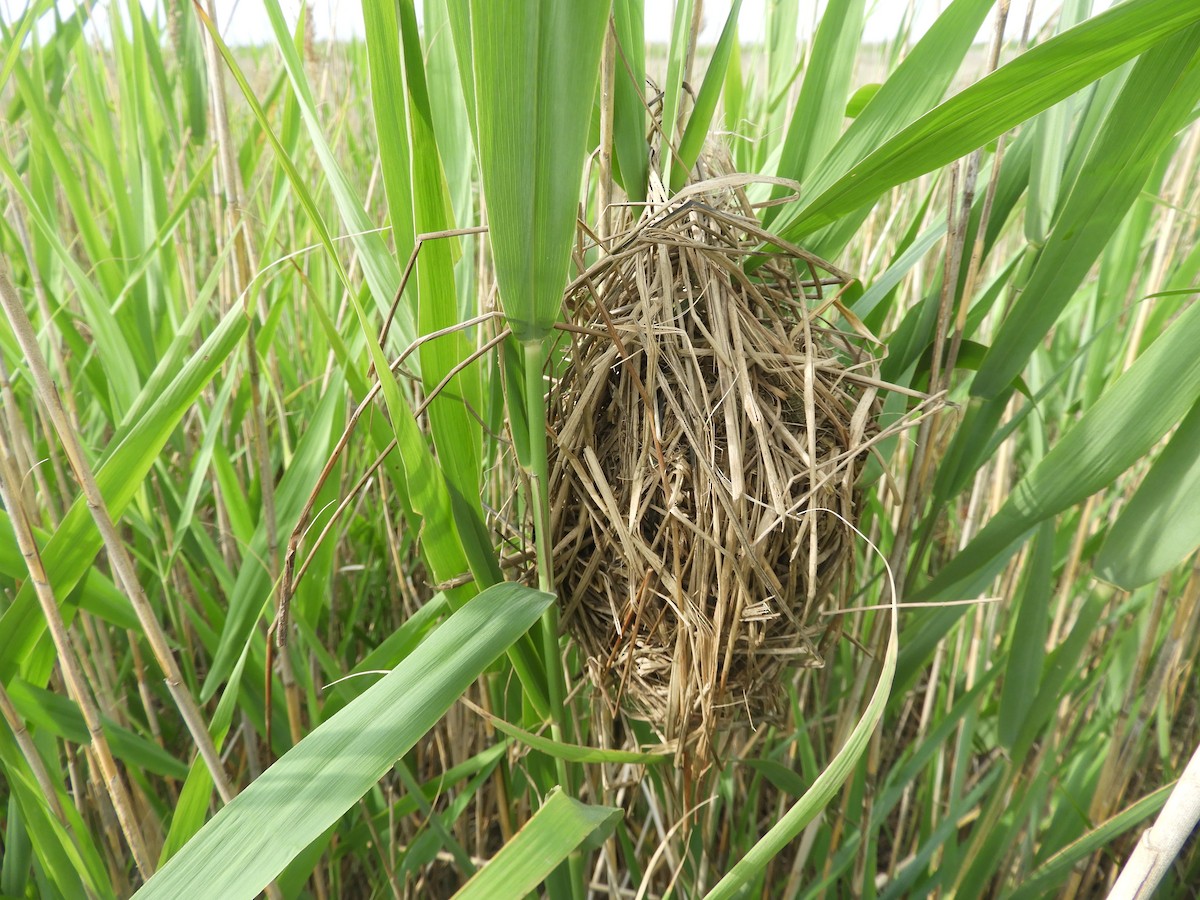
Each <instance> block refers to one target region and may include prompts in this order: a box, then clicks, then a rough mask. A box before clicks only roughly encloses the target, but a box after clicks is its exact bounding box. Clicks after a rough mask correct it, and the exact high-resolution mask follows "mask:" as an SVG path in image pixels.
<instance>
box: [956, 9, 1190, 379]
mask: <svg viewBox="0 0 1200 900" xmlns="http://www.w3.org/2000/svg"><path fill="white" fill-rule="evenodd" d="M1197 46H1200V26H1197V27H1195V28H1190V29H1187V30H1185V31H1182V32H1180V33H1179V34H1177V35H1174V36H1173V37H1171V38H1169V39H1168V40H1166V41H1163V42H1162V43H1161V44H1160V45H1158V46H1157V47H1155V48H1153V49H1152V50H1151V51H1149V52H1147V53H1146V54H1145V55H1144V56H1143V57H1142V58H1141V59H1139V60H1138V62H1137V64H1136V65H1135V66H1134V68H1133V71H1132V72H1131V73H1130V75H1129V79H1128V80H1127V81H1126V82H1125V87H1124V88H1123V89H1122V91H1121V95H1120V96H1119V97H1118V98H1117V101H1116V103H1115V104H1114V105H1113V108H1112V110H1111V112H1110V113H1109V115H1108V119H1107V120H1106V122H1105V125H1104V128H1103V130H1102V132H1101V133H1100V135H1099V137H1098V138H1097V139H1096V143H1095V144H1094V145H1093V146H1092V152H1091V153H1090V154H1089V156H1088V158H1087V160H1086V161H1085V162H1084V165H1083V169H1082V170H1081V172H1080V175H1079V179H1078V180H1077V181H1076V182H1075V186H1074V188H1073V190H1072V191H1071V193H1070V195H1069V196H1068V197H1067V199H1066V201H1065V202H1064V204H1063V207H1062V211H1061V212H1060V213H1059V215H1058V218H1057V220H1056V222H1055V225H1054V230H1053V231H1052V232H1051V234H1050V237H1049V239H1048V240H1047V242H1046V246H1045V248H1044V249H1043V250H1042V252H1041V254H1040V255H1039V256H1038V259H1037V262H1036V264H1035V265H1034V267H1033V271H1032V272H1031V273H1030V275H1029V280H1028V282H1027V283H1026V284H1025V285H1024V286H1023V290H1022V293H1021V296H1020V298H1019V299H1018V300H1017V302H1016V303H1015V304H1013V307H1012V309H1011V310H1010V311H1009V314H1008V317H1007V318H1006V319H1005V320H1004V324H1003V325H1002V326H1001V328H1000V331H999V333H998V334H997V335H996V339H995V341H994V342H993V343H992V349H991V351H990V352H989V353H988V358H987V360H986V361H985V362H984V364H983V367H982V368H980V370H979V374H978V375H977V376H976V377H975V380H974V382H973V383H972V385H971V392H972V393H973V394H975V395H976V396H980V397H995V396H997V395H999V394H1000V393H1001V392H1003V391H1005V390H1007V388H1008V386H1009V385H1010V384H1011V383H1012V380H1013V378H1015V377H1016V376H1017V375H1018V374H1019V373H1020V372H1021V369H1022V368H1024V365H1025V361H1026V360H1027V359H1029V355H1030V354H1031V353H1032V352H1033V351H1034V349H1036V347H1037V346H1038V344H1039V342H1041V341H1042V340H1043V338H1044V337H1045V335H1046V334H1047V332H1049V331H1050V329H1051V328H1052V327H1053V325H1054V322H1055V321H1056V320H1057V319H1058V317H1059V315H1060V314H1061V313H1062V310H1063V308H1064V307H1065V306H1066V305H1067V303H1068V302H1069V301H1070V299H1071V297H1072V296H1073V295H1074V293H1075V291H1076V289H1077V288H1078V287H1079V285H1080V284H1081V283H1082V282H1083V279H1084V278H1086V277H1087V274H1088V272H1089V271H1090V270H1091V268H1092V265H1093V264H1094V263H1095V261H1096V258H1097V257H1098V256H1099V255H1100V252H1101V251H1102V250H1103V249H1104V245H1105V244H1107V243H1108V240H1109V239H1110V238H1111V237H1112V235H1113V233H1114V232H1115V231H1116V230H1117V226H1118V225H1119V224H1120V218H1121V216H1123V215H1124V214H1125V211H1126V210H1127V209H1129V207H1130V205H1131V204H1132V203H1133V201H1134V200H1135V199H1137V196H1138V192H1139V191H1140V190H1141V188H1142V185H1143V184H1145V182H1146V179H1147V177H1148V176H1149V175H1150V169H1151V167H1152V166H1153V165H1154V164H1155V162H1156V160H1157V159H1158V158H1159V156H1160V154H1162V153H1163V151H1164V150H1165V149H1166V148H1167V147H1168V145H1169V144H1170V143H1171V142H1172V141H1173V140H1174V137H1175V132H1176V131H1177V130H1178V129H1179V128H1180V127H1182V126H1183V125H1184V124H1185V123H1186V121H1187V119H1188V118H1189V116H1190V115H1191V112H1192V108H1193V107H1194V106H1195V104H1196V101H1197V100H1200V52H1198V51H1197V49H1196V48H1197Z"/></svg>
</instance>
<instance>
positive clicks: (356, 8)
mask: <svg viewBox="0 0 1200 900" xmlns="http://www.w3.org/2000/svg"><path fill="white" fill-rule="evenodd" d="M28 2H29V0H0V17H2V18H3V20H4V21H5V22H6V23H9V24H11V23H13V22H14V21H15V20H16V18H17V16H18V15H19V14H20V13H21V12H23V11H24V9H25V8H26V7H27V6H28ZM173 2H187V0H173ZM204 2H205V3H206V4H207V2H208V0H204ZM279 2H280V5H281V7H282V9H283V11H284V15H285V17H286V18H287V19H288V21H289V23H290V24H291V23H295V21H296V19H297V17H298V16H299V10H300V0H279ZM766 2H767V0H744V2H743V4H742V12H741V17H740V20H739V23H738V24H739V35H740V37H741V39H742V41H743V42H744V43H754V42H758V41H761V40H762V38H763V23H764V7H765V5H766ZM948 2H949V0H868V3H867V7H868V10H869V11H870V12H869V16H868V19H867V25H866V31H865V34H864V40H865V41H866V42H867V43H882V42H884V41H887V40H889V39H890V38H891V37H892V36H893V35H894V34H895V33H896V29H897V27H898V25H899V23H900V21H901V17H902V16H903V14H904V11H905V10H906V9H907V8H908V7H909V5H910V3H911V5H913V6H915V7H916V10H917V12H916V20H915V28H914V35H913V36H914V37H917V36H919V35H920V34H922V33H923V32H924V31H925V30H926V29H927V28H929V26H930V25H931V24H932V23H933V21H934V19H936V18H937V15H938V13H939V12H940V11H941V10H942V9H944V8H945V6H946V5H947V3H948ZM1031 2H1032V3H1034V4H1035V6H1034V26H1035V28H1036V27H1040V26H1041V25H1042V24H1043V23H1045V22H1046V20H1047V19H1048V18H1049V17H1050V16H1051V15H1053V14H1054V13H1056V12H1057V11H1058V9H1059V8H1060V7H1061V5H1062V4H1061V2H1058V0H1012V4H1011V8H1010V12H1009V16H1008V25H1007V28H1006V35H1007V36H1009V37H1011V38H1013V39H1015V38H1017V37H1018V36H1019V35H1020V30H1021V27H1022V26H1023V24H1024V21H1025V16H1026V12H1027V10H1028V8H1029V4H1030V3H1031ZM1112 2H1113V0H1093V8H1094V9H1095V10H1097V11H1099V10H1101V9H1105V8H1107V7H1109V6H1111V5H1112ZM142 4H143V6H144V7H145V8H147V9H151V8H153V7H155V6H158V5H159V4H158V2H157V0H142ZM76 5H77V3H76V0H59V3H58V6H59V8H60V9H61V10H63V11H64V12H68V11H69V10H71V9H73V8H74V7H75V6H76ZM108 5H109V4H108V3H107V2H105V0H99V2H97V3H96V6H97V9H98V10H103V9H105V8H106V7H107V6H108ZM421 5H422V4H421V2H420V0H418V2H417V8H418V10H419V9H420V7H421ZM814 5H818V6H819V7H820V8H822V9H823V8H824V7H825V5H826V4H825V2H824V0H800V22H801V25H800V28H801V32H802V33H804V34H807V33H810V32H811V30H812V23H813V20H814ZM216 7H217V16H218V20H219V22H220V25H221V33H222V35H224V37H225V39H226V41H228V42H229V43H232V44H255V43H267V42H270V41H271V26H270V24H269V22H268V19H267V13H266V9H265V7H264V4H263V0H216ZM729 7H730V0H707V2H705V3H704V7H703V8H704V12H705V29H704V32H703V33H702V34H701V41H704V42H711V41H715V40H716V37H717V35H718V34H719V33H720V30H721V27H722V25H723V24H724V21H725V18H726V16H727V15H728V13H729ZM645 8H646V38H647V40H648V41H650V42H662V43H665V42H666V41H667V39H668V37H669V35H670V30H671V11H672V8H673V2H672V0H645ZM362 21H363V20H362V6H361V0H313V22H314V25H315V27H316V35H317V38H318V39H319V40H321V39H326V38H329V37H335V38H338V39H342V40H345V39H350V38H361V37H362V34H363V24H362ZM993 27H994V26H993V24H992V20H991V19H989V21H988V22H987V23H986V24H985V25H984V28H983V29H982V30H981V33H980V40H985V39H987V37H988V36H990V35H991V33H992V29H993Z"/></svg>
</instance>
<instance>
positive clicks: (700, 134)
mask: <svg viewBox="0 0 1200 900" xmlns="http://www.w3.org/2000/svg"><path fill="white" fill-rule="evenodd" d="M741 10H742V0H733V5H732V6H731V7H730V9H729V16H728V17H727V18H726V19H725V27H724V28H723V29H721V36H720V37H719V38H718V39H717V44H716V46H715V47H713V52H712V56H711V57H710V58H709V60H708V70H707V71H706V72H705V73H704V83H703V84H701V85H700V93H699V94H697V95H696V105H695V106H693V107H692V114H691V116H690V117H689V118H688V123H687V126H686V127H685V128H684V129H683V137H681V138H680V139H679V157H678V159H676V161H675V167H674V169H672V171H671V189H672V190H674V191H678V190H679V189H680V188H682V187H683V186H684V183H685V182H686V181H687V177H688V173H689V172H690V171H691V169H692V166H694V165H695V164H696V160H697V159H699V158H700V150H701V149H702V148H703V146H704V141H705V139H706V138H707V137H708V132H709V128H710V127H711V126H712V121H713V115H714V114H715V113H716V111H717V100H718V98H719V97H720V96H721V87H722V85H723V84H724V83H725V72H726V71H727V70H728V68H729V59H730V53H731V51H732V49H733V44H734V41H736V40H737V22H738V14H739V13H740V12H741Z"/></svg>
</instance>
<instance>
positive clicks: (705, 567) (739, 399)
mask: <svg viewBox="0 0 1200 900" xmlns="http://www.w3.org/2000/svg"><path fill="white" fill-rule="evenodd" d="M744 183H745V180H744V179H742V180H740V181H739V179H738V178H736V177H725V178H717V179H713V180H711V181H708V182H705V183H701V184H696V185H692V186H691V187H689V188H687V189H685V191H684V192H681V193H680V194H677V195H675V196H674V197H671V198H669V199H668V198H666V197H665V194H664V193H663V192H661V191H660V192H659V197H658V199H657V200H654V199H652V200H651V202H650V204H648V205H647V207H646V208H645V209H644V210H643V211H642V213H641V215H640V217H639V218H638V219H637V221H636V222H633V223H630V224H628V227H626V228H625V230H624V231H623V232H621V233H618V234H617V235H615V237H613V238H612V240H611V241H610V242H609V243H608V247H609V248H610V252H608V253H607V254H606V255H604V256H602V257H601V259H600V260H599V261H598V262H597V263H595V264H594V265H592V266H591V267H590V268H588V269H587V271H585V272H584V273H583V274H581V275H580V276H579V277H578V278H577V279H576V280H575V281H574V282H573V283H572V285H571V286H570V287H569V288H568V291H567V295H566V307H567V310H568V313H569V317H570V319H571V320H572V322H573V324H574V326H575V328H574V331H573V334H572V342H571V347H570V348H569V351H568V353H567V365H566V369H565V372H564V374H563V375H562V377H561V379H560V380H559V381H558V383H557V386H556V389H555V390H554V391H553V395H552V397H551V414H550V429H551V433H552V446H551V461H550V462H551V471H552V474H551V480H552V493H551V500H552V509H553V529H554V542H555V547H554V558H555V561H556V570H557V577H558V593H559V597H560V600H561V602H562V604H563V619H564V621H565V623H566V626H567V628H569V630H570V632H571V633H572V634H573V635H574V637H575V639H576V640H577V642H578V644H579V645H580V647H581V648H582V650H583V652H584V654H585V655H586V657H587V666H588V671H589V674H590V676H591V677H592V679H593V680H594V682H595V683H596V684H597V685H598V686H599V687H600V688H601V690H602V691H604V693H605V695H606V696H607V697H608V698H609V699H610V701H611V702H612V704H613V705H614V707H615V706H616V705H618V704H619V705H620V706H622V707H623V708H624V709H625V710H626V712H628V713H631V714H632V715H634V716H636V717H638V718H642V719H645V720H647V721H648V722H650V723H651V724H652V725H653V726H654V727H655V728H656V729H657V731H658V732H659V735H660V737H661V738H662V739H663V740H664V742H666V743H667V744H668V745H669V746H674V747H675V748H676V749H677V750H678V751H679V752H680V753H682V754H686V755H687V757H688V759H689V760H690V761H691V762H692V763H697V762H698V763H699V768H701V769H703V768H705V767H706V766H707V762H708V761H710V760H711V759H712V755H713V753H714V752H715V751H714V747H715V740H716V737H717V734H718V731H719V730H720V729H723V728H727V727H729V726H731V725H735V724H742V723H746V722H751V723H757V722H760V721H762V720H763V719H765V718H770V717H772V716H773V715H774V714H776V713H777V712H778V702H779V699H780V694H781V686H782V685H783V684H784V682H785V675H786V672H787V670H789V669H791V668H793V667H814V666H820V665H821V664H822V656H821V653H820V652H818V648H819V646H820V644H821V639H822V636H823V635H825V633H826V630H827V628H828V627H829V626H828V625H827V622H828V621H829V620H828V618H822V617H821V616H819V614H818V613H819V610H820V609H823V608H829V607H830V606H832V605H835V604H836V603H837V602H839V600H840V598H841V597H842V596H843V595H844V592H845V590H846V588H847V586H848V584H849V578H848V575H849V574H850V566H851V562H852V558H853V553H852V546H851V545H852V541H853V539H854V535H853V532H852V529H851V528H850V526H849V525H848V524H847V522H855V521H856V520H857V516H858V510H859V494H858V490H857V489H856V487H855V480H856V478H857V476H858V474H859V471H860V468H861V465H862V463H863V461H864V459H865V457H866V455H867V451H868V448H869V447H870V445H871V444H872V443H874V441H875V440H877V439H878V435H879V429H878V427H877V425H876V416H877V415H878V410H879V402H878V396H877V395H878V392H879V388H880V387H883V385H882V384H881V383H880V382H879V381H878V380H877V379H876V377H875V376H876V365H875V361H874V360H873V359H872V358H871V357H870V356H869V355H868V354H866V353H865V352H864V351H863V350H862V349H860V347H859V344H860V343H861V342H860V341H857V340H853V339H851V336H850V335H847V334H844V333H842V332H839V331H836V330H834V329H833V328H831V327H830V326H829V325H828V324H826V323H824V321H823V320H822V319H821V318H819V317H818V316H817V315H816V314H815V313H814V310H822V309H827V308H828V307H829V306H830V305H832V304H836V296H837V291H838V289H839V288H840V287H842V286H843V285H845V284H846V283H848V281H849V280H850V278H849V276H848V275H847V274H846V273H844V272H841V271H840V270H838V269H837V268H836V267H835V266H833V265H832V264H830V263H828V262H825V261H824V260H821V259H819V258H817V257H814V256H812V255H811V254H808V253H806V252H804V251H803V250H801V249H799V248H797V247H791V246H788V245H787V244H786V243H785V242H783V241H781V240H779V239H778V238H775V237H772V236H770V235H766V234H765V233H764V232H763V231H762V229H761V226H760V225H759V223H758V221H757V220H756V219H755V218H754V217H753V215H752V210H751V209H750V207H749V205H748V203H747V202H746V198H745V195H744V192H743V191H742V190H741V187H740V184H744ZM764 240H767V241H769V242H770V244H772V245H773V246H775V247H781V248H783V252H782V253H777V254H773V255H771V256H770V257H768V258H767V260H766V262H765V263H764V264H762V265H761V266H760V267H759V268H757V270H755V271H754V272H753V274H751V275H747V274H746V272H745V263H746V260H747V259H748V258H749V257H750V256H751V255H752V254H753V252H754V251H755V249H756V248H758V247H760V246H761V245H762V242H763V241H764ZM834 513H836V514H837V515H834Z"/></svg>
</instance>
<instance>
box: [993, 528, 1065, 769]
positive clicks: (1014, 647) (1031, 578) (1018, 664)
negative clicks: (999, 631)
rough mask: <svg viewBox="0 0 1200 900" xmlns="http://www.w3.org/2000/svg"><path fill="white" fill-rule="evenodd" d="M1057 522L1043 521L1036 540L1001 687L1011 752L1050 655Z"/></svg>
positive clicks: (1001, 724)
mask: <svg viewBox="0 0 1200 900" xmlns="http://www.w3.org/2000/svg"><path fill="white" fill-rule="evenodd" d="M1053 575H1054V523H1053V522H1049V521H1046V522H1043V523H1042V524H1041V525H1040V526H1039V527H1038V532H1037V537H1035V538H1034V540H1033V549H1032V551H1031V554H1030V560H1029V563H1028V565H1027V566H1026V569H1025V579H1024V583H1023V584H1022V586H1021V592H1020V596H1019V598H1018V601H1017V616H1016V621H1015V623H1014V624H1013V626H1012V637H1011V639H1010V644H1009V648H1008V661H1007V663H1006V665H1005V667H1004V687H1003V689H1002V690H1001V691H1000V709H999V713H998V716H997V720H998V721H997V725H996V727H997V729H998V730H999V736H1000V742H1001V743H1002V744H1004V746H1005V747H1007V748H1008V750H1009V751H1010V752H1011V751H1012V749H1013V746H1014V745H1015V744H1016V742H1017V736H1018V735H1019V734H1020V732H1021V729H1022V728H1023V727H1024V724H1025V722H1026V720H1027V719H1029V718H1030V707H1031V706H1032V705H1033V701H1034V698H1035V697H1037V695H1038V687H1039V685H1040V684H1041V680H1042V661H1043V660H1044V659H1045V657H1046V635H1047V634H1048V633H1049V630H1050V621H1051V619H1052V618H1053V612H1052V611H1051V610H1050V597H1051V595H1052V594H1053V592H1054V578H1053Z"/></svg>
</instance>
